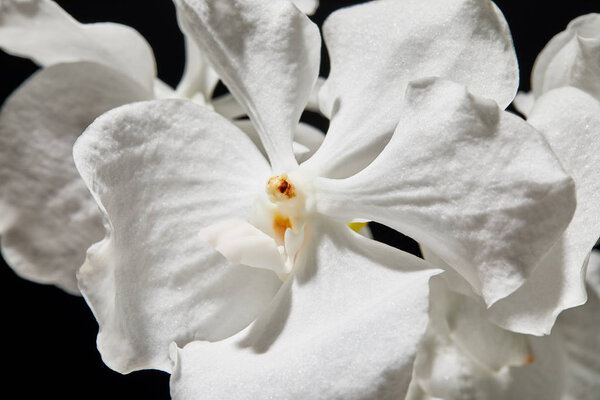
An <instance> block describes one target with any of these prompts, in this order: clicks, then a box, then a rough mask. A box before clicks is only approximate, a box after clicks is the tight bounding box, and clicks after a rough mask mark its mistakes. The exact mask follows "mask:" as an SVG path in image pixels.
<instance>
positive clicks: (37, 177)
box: [0, 62, 147, 294]
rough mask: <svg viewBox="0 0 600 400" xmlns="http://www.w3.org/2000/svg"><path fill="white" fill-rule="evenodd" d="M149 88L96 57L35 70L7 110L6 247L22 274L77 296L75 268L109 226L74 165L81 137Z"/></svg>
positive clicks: (3, 159)
mask: <svg viewBox="0 0 600 400" xmlns="http://www.w3.org/2000/svg"><path fill="white" fill-rule="evenodd" d="M146 96H147V92H146V91H145V90H144V89H143V88H142V87H140V86H139V85H138V84H137V83H136V82H134V81H131V80H130V79H129V78H128V77H126V76H124V75H122V74H120V73H118V72H117V71H115V70H113V69H111V68H107V67H105V66H103V65H100V64H96V63H87V62H79V63H68V64H56V65H53V66H51V67H48V68H44V69H41V70H39V71H38V72H36V73H35V74H34V75H33V76H32V77H30V78H29V80H27V81H26V82H25V83H24V84H23V85H22V86H21V87H19V88H18V89H17V90H16V91H15V92H14V93H13V94H12V95H11V97H9V98H8V100H7V101H6V103H5V104H4V106H3V108H2V112H1V113H0V182H1V184H0V203H4V204H5V205H6V207H7V208H6V209H3V210H2V213H1V214H0V227H1V230H0V235H2V252H3V253H4V256H5V258H6V261H7V263H8V264H9V265H10V266H11V267H12V268H13V269H14V270H15V271H16V272H17V273H18V274H19V275H21V276H23V277H25V278H27V279H30V280H33V281H35V282H41V283H52V284H55V285H58V286H59V287H61V288H63V289H64V290H66V291H68V292H70V293H73V294H77V293H79V290H78V289H77V281H76V279H75V271H77V269H79V267H80V266H81V264H82V263H83V261H84V259H85V250H86V249H87V248H88V247H89V246H90V245H91V244H92V243H94V242H96V241H97V240H99V239H100V238H102V232H103V231H104V229H103V226H102V221H101V217H100V213H99V212H98V209H97V206H96V203H95V202H94V200H93V199H92V197H91V196H90V194H89V192H88V190H87V188H86V187H85V185H84V183H83V181H81V178H80V177H79V174H78V173H77V170H76V169H75V165H74V164H73V157H72V148H73V143H74V142H75V140H76V139H77V137H78V136H79V135H80V134H81V133H82V132H83V130H84V129H85V127H86V126H87V125H88V124H89V123H91V122H92V121H93V120H94V118H96V117H97V116H98V115H100V114H102V113H103V112H105V111H107V110H109V109H111V108H114V107H117V106H120V105H122V104H125V103H129V102H133V101H138V100H142V99H145V98H146Z"/></svg>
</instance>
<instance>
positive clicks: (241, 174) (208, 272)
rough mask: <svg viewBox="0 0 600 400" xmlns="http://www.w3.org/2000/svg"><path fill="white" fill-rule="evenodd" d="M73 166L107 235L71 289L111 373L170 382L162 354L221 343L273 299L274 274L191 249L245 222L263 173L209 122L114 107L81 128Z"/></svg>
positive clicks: (225, 126)
mask: <svg viewBox="0 0 600 400" xmlns="http://www.w3.org/2000/svg"><path fill="white" fill-rule="evenodd" d="M74 156H75V164H76V165H77V168H78V169H79V171H80V173H81V175H82V177H83V178H84V180H85V182H86V184H87V185H88V186H89V188H90V189H91V191H92V193H93V194H94V197H95V198H96V200H97V201H98V203H99V204H100V207H101V208H102V210H104V213H105V215H106V218H107V220H108V223H109V230H108V231H107V235H106V237H105V239H104V240H103V241H102V242H100V243H98V244H96V245H94V246H93V247H92V248H90V250H89V251H88V257H87V260H86V262H85V264H84V265H83V266H82V268H81V270H80V273H79V276H78V278H79V284H80V288H81V290H82V293H83V294H84V296H85V298H86V300H87V301H88V303H89V304H90V306H91V308H92V310H93V311H94V314H95V316H96V318H97V319H98V323H99V325H100V332H99V335H98V349H99V350H100V352H101V354H102V357H103V360H104V361H105V362H106V363H107V364H108V365H109V366H110V367H111V368H113V369H115V370H117V371H120V372H129V371H132V370H135V369H143V368H155V369H162V370H166V371H169V370H170V368H171V362H170V360H169V357H168V347H169V344H170V343H171V342H173V341H175V342H176V343H177V344H179V345H181V346H183V345H185V344H186V343H188V342H189V341H192V340H195V339H203V340H218V339H222V338H224V337H227V336H230V335H232V334H234V333H236V332H237V331H239V330H241V329H243V328H244V327H245V326H246V325H247V324H249V323H250V322H251V321H252V320H253V319H254V318H255V317H256V315H258V313H260V311H261V310H262V309H263V307H264V306H265V305H266V304H268V302H269V301H270V300H271V297H272V296H273V295H274V294H275V292H276V291H277V290H278V288H279V286H280V284H281V282H280V280H279V278H277V276H276V275H275V274H274V273H273V272H271V271H267V270H260V269H256V268H250V267H245V266H240V265H232V264H230V263H228V262H227V261H226V260H225V259H224V258H223V257H222V256H221V255H220V254H219V253H217V252H216V251H214V250H213V249H212V248H211V247H210V246H209V245H208V244H207V243H205V242H204V241H202V240H201V239H200V237H199V233H200V231H201V230H202V229H203V228H204V227H206V226H208V225H210V224H213V223H215V222H217V221H220V220H223V219H231V218H247V217H248V216H249V215H250V212H251V211H252V203H253V201H254V199H255V198H256V197H257V195H258V194H259V193H261V192H262V191H263V190H264V185H265V182H266V181H267V178H268V176H269V173H270V171H269V168H268V164H267V162H266V160H265V159H264V158H263V157H262V156H261V154H260V153H259V152H258V151H257V149H256V148H255V146H254V145H253V144H252V142H251V141H250V140H249V139H248V137H247V136H246V135H245V134H244V133H243V132H241V131H240V130H238V129H237V128H236V127H235V126H233V125H232V124H231V123H230V122H229V121H227V120H226V119H224V118H223V117H221V116H220V115H218V114H216V113H214V112H213V111H210V110H208V109H206V108H204V107H202V106H199V105H196V104H194V103H192V102H189V101H181V100H162V101H161V100H157V101H152V102H145V103H137V104H131V105H127V106H123V107H120V108H118V109H115V110H112V111H110V112H108V113H106V114H104V115H103V116H102V117H100V118H98V119H97V120H96V121H95V122H94V123H93V124H92V125H90V127H89V128H88V129H87V130H86V132H85V133H84V134H83V135H82V136H81V137H80V138H79V140H78V141H77V143H76V144H75V147H74Z"/></svg>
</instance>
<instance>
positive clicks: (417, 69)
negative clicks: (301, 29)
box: [311, 0, 519, 177]
mask: <svg viewBox="0 0 600 400" xmlns="http://www.w3.org/2000/svg"><path fill="white" fill-rule="evenodd" d="M323 36H324V39H325V43H326V44H327V48H328V50H329V55H330V58H331V72H330V74H329V77H328V78H327V80H326V83H325V85H324V86H323V89H322V90H321V93H320V106H321V110H322V111H323V112H324V113H325V115H327V116H329V117H330V119H331V127H330V129H329V132H328V134H327V139H326V140H325V142H324V145H323V147H322V149H321V150H320V151H319V152H318V153H317V156H316V157H315V158H314V159H313V160H312V161H311V163H315V164H316V165H319V169H320V170H324V171H325V170H326V171H327V176H330V177H346V176H349V175H351V174H352V173H355V172H357V171H359V170H360V169H361V168H362V167H364V166H365V165H367V164H368V163H369V162H370V161H372V160H373V159H374V158H375V157H376V156H377V154H378V153H379V151H380V150H381V149H382V148H383V146H385V144H386V143H387V141H388V140H389V138H390V137H391V135H392V133H393V132H394V129H395V127H396V124H397V123H398V120H399V119H400V118H401V115H400V113H401V109H402V107H401V106H402V98H403V95H404V92H405V90H406V86H407V84H408V82H409V81H412V80H414V79H418V78H424V77H430V76H439V77H442V78H445V79H449V80H452V81H455V82H459V83H462V84H464V85H466V86H467V87H468V88H469V90H470V91H471V92H472V93H474V94H476V95H478V96H483V97H487V98H490V99H493V100H496V101H497V102H498V103H499V104H500V107H501V108H505V107H506V106H508V104H510V102H511V101H512V99H513V97H514V96H515V93H516V91H517V87H518V84H519V73H518V68H517V60H516V54H515V52H514V49H513V44H512V38H511V36H510V32H509V30H508V25H507V23H506V21H505V19H504V17H503V16H502V14H501V13H500V11H499V10H498V8H497V7H496V6H495V5H494V3H492V2H491V1H488V0H427V1H422V0H383V1H373V2H368V3H367V4H361V5H357V6H354V7H349V8H345V9H341V10H339V11H336V12H335V13H333V14H332V15H331V16H330V17H329V18H328V19H327V21H326V22H325V24H324V26H323ZM347 160H352V162H351V163H350V162H346V161H347Z"/></svg>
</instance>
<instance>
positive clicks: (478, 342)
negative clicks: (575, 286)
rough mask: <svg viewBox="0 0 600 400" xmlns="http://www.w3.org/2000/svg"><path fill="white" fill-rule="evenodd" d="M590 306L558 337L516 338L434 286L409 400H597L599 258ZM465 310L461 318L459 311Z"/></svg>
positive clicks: (566, 318)
mask: <svg viewBox="0 0 600 400" xmlns="http://www.w3.org/2000/svg"><path fill="white" fill-rule="evenodd" d="M586 281H587V292H588V300H587V302H586V304H584V305H582V306H579V307H575V308H573V309H570V310H567V311H565V312H563V313H562V314H561V315H560V316H559V317H558V320H557V321H556V325H555V326H554V329H553V330H552V334H551V335H550V336H546V337H535V336H527V335H520V334H515V333H513V332H509V331H506V330H503V329H501V328H499V327H497V326H495V325H493V324H491V323H490V322H487V321H486V318H485V314H486V313H485V309H484V307H482V306H481V305H479V304H477V303H476V302H475V301H473V298H472V297H469V296H465V295H461V294H458V293H455V292H454V293H453V292H451V291H450V290H448V289H447V288H446V287H445V284H444V282H443V280H442V279H437V280H435V281H432V285H431V286H432V287H431V290H432V292H431V307H432V308H431V310H430V312H431V322H430V325H429V327H428V330H427V333H426V335H425V338H424V340H423V341H422V343H421V345H420V348H419V352H418V355H417V360H416V361H415V367H414V372H413V379H412V381H411V385H410V389H409V394H408V395H407V397H406V399H407V400H433V399H443V400H463V399H467V398H468V399H489V400H496V399H498V400H501V399H544V400H593V399H596V398H597V397H598V393H599V392H600V335H598V329H599V328H600V253H599V252H597V251H594V252H592V253H591V256H590V259H589V264H588V267H587V280H586ZM458 310H460V311H458Z"/></svg>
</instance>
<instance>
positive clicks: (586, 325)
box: [556, 251, 600, 400]
mask: <svg viewBox="0 0 600 400" xmlns="http://www.w3.org/2000/svg"><path fill="white" fill-rule="evenodd" d="M586 280H587V293H588V300H587V302H586V303H585V304H584V305H583V306H581V307H577V308H574V309H572V310H567V311H566V312H564V313H563V314H561V315H560V317H559V318H558V321H557V323H556V327H557V328H556V330H558V333H559V334H561V335H562V337H563V338H564V339H563V340H564V342H565V347H566V351H567V357H568V360H569V368H568V370H567V372H568V374H567V385H568V390H567V395H566V397H565V400H594V399H595V398H596V397H597V396H598V393H600V335H598V332H600V252H597V251H593V252H592V253H591V256H590V260H589V264H588V269H587V279H586Z"/></svg>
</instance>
